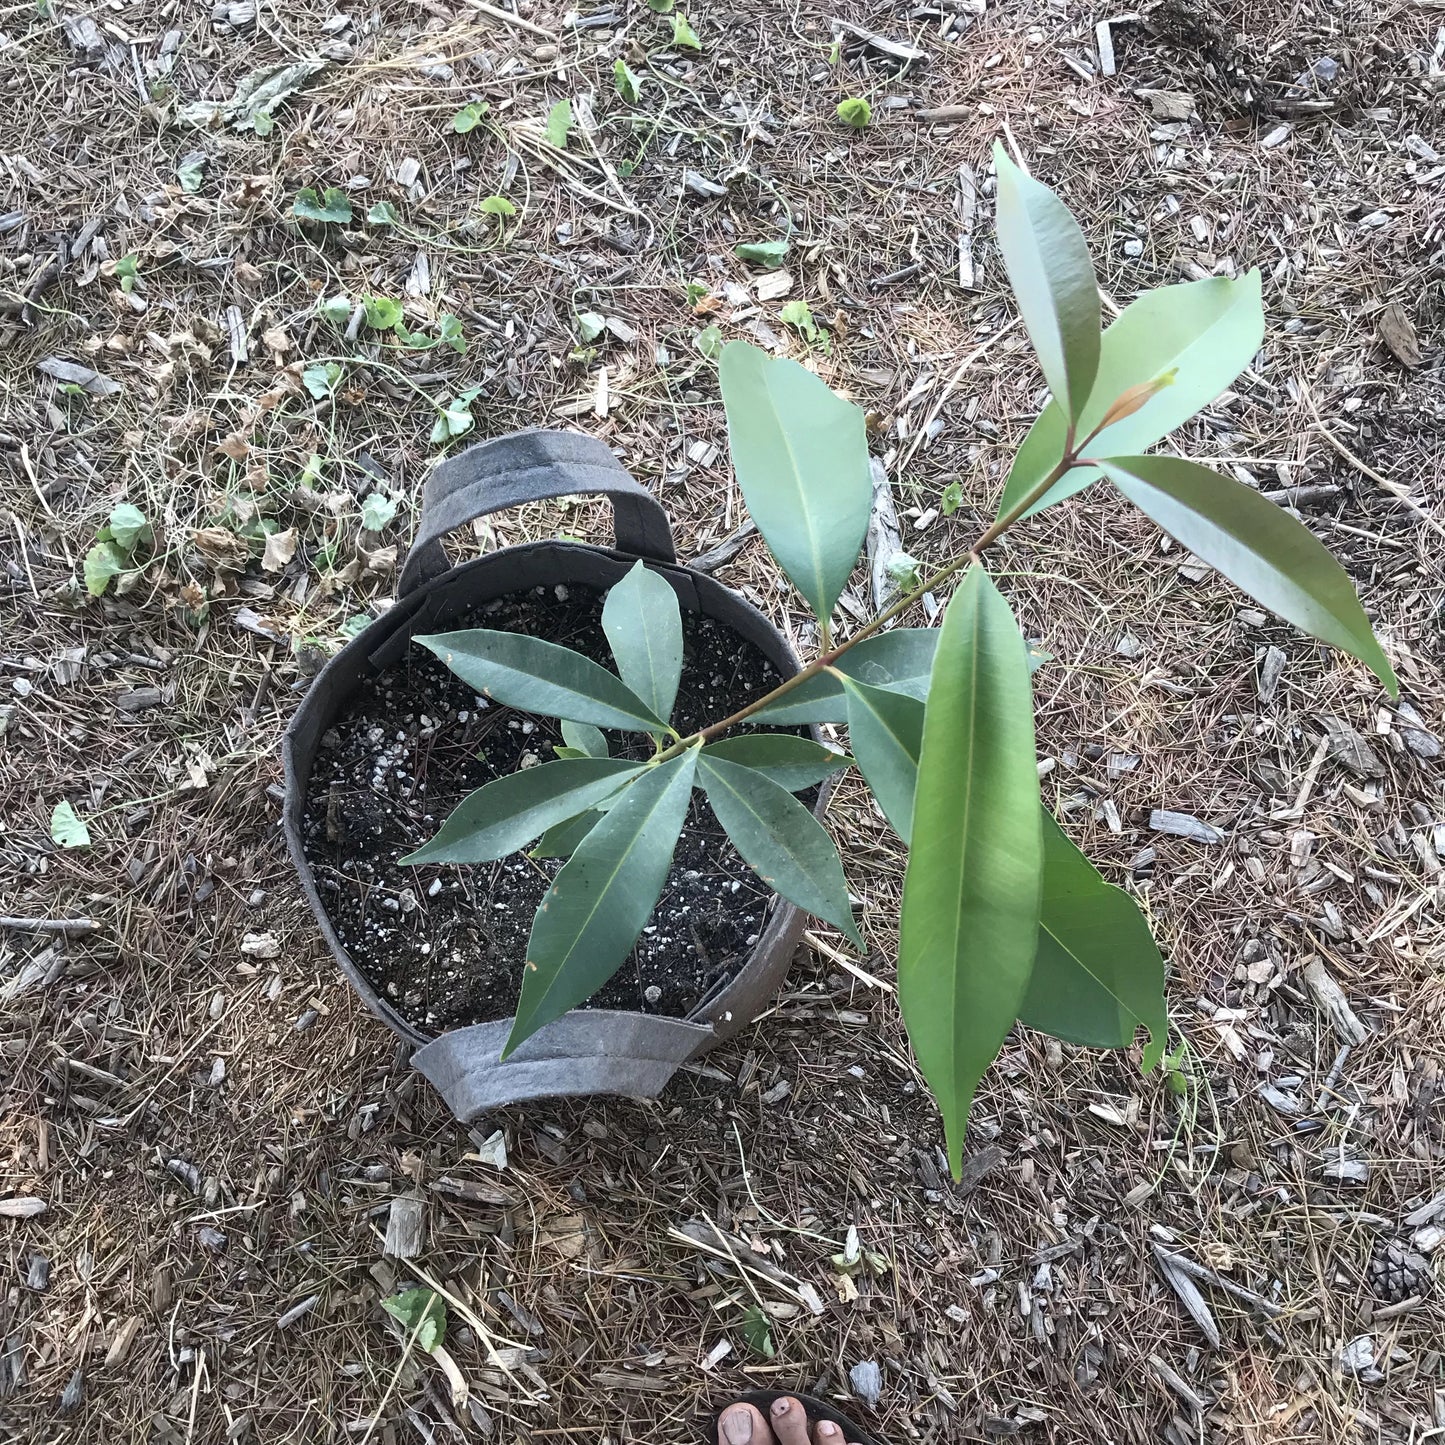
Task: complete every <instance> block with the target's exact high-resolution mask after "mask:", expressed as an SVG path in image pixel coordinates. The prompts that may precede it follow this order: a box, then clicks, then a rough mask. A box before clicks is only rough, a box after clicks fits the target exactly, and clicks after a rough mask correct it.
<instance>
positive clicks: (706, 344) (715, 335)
mask: <svg viewBox="0 0 1445 1445" xmlns="http://www.w3.org/2000/svg"><path fill="white" fill-rule="evenodd" d="M693 340H694V344H695V345H696V346H697V349H698V351H699V352H700V353H701V354H702V355H703V356H705V357H706V358H707V359H708V360H709V361H716V360H717V359H718V357H719V356H721V355H722V349H723V339H722V328H721V327H718V326H704V327H703V329H702V330H701V331H699V332H698V333H697V335H696V336H695V337H694V338H693Z"/></svg>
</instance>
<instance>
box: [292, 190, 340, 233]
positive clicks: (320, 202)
mask: <svg viewBox="0 0 1445 1445" xmlns="http://www.w3.org/2000/svg"><path fill="white" fill-rule="evenodd" d="M291 214H292V215H293V216H295V217H296V219H297V220H299V221H321V222H323V223H332V224H339V223H342V222H346V221H350V220H351V197H350V196H348V195H347V194H346V192H345V191H343V190H342V189H341V188H340V187H339V186H327V188H326V189H325V191H323V192H322V193H321V194H320V195H318V194H317V193H316V188H315V187H314V186H304V187H303V188H302V189H301V190H299V191H297V192H296V198H295V200H293V201H292V202H291Z"/></svg>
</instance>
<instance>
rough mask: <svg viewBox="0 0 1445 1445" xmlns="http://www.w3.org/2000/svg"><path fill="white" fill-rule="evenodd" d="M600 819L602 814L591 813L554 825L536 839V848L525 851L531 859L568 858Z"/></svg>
mask: <svg viewBox="0 0 1445 1445" xmlns="http://www.w3.org/2000/svg"><path fill="white" fill-rule="evenodd" d="M601 819H602V814H601V813H600V812H596V811H593V812H590V813H579V814H578V815H577V816H576V817H575V818H567V819H566V820H564V821H563V822H561V823H555V824H553V826H552V827H550V828H548V829H547V831H546V832H545V833H543V834H542V836H541V837H540V838H538V839H537V842H536V846H535V847H532V848H529V849H528V850H527V851H528V853H529V855H530V856H531V857H533V858H570V857H571V856H572V854H573V853H575V852H576V851H577V845H578V844H579V843H580V842H581V841H582V840H583V839H584V838H585V837H586V836H587V835H588V834H589V833H590V832H591V831H592V830H593V828H595V827H596V826H597V824H598V823H599V822H600V821H601Z"/></svg>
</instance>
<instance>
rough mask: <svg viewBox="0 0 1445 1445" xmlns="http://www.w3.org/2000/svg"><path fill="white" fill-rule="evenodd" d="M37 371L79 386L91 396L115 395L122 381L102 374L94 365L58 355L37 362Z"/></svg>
mask: <svg viewBox="0 0 1445 1445" xmlns="http://www.w3.org/2000/svg"><path fill="white" fill-rule="evenodd" d="M35 369H36V370H37V371H41V372H44V373H45V375H46V376H49V377H53V378H54V379H55V380H56V381H59V382H62V383H67V384H69V385H71V386H78V387H80V388H81V389H82V390H84V391H86V392H89V394H90V395H91V396H115V395H116V393H117V392H119V391H120V389H121V387H120V382H118V381H112V380H111V379H110V377H108V376H102V375H101V374H100V372H98V371H96V370H95V369H94V368H93V367H89V366H82V365H81V364H80V363H79V362H77V361H64V360H62V359H61V358H60V357H58V356H47V357H45V358H44V360H42V361H37V362H36V363H35Z"/></svg>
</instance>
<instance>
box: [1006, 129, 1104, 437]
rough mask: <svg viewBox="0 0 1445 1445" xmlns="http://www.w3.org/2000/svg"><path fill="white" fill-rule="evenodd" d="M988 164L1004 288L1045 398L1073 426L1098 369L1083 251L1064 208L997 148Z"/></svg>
mask: <svg viewBox="0 0 1445 1445" xmlns="http://www.w3.org/2000/svg"><path fill="white" fill-rule="evenodd" d="M993 159H994V169H995V171H996V173H997V176H998V244H999V249H1000V250H1001V251H1002V252H1003V259H1004V266H1005V267H1006V268H1007V270H1008V278H1009V284H1010V285H1011V286H1012V287H1013V293H1014V299H1015V300H1016V301H1017V302H1018V307H1019V311H1020V312H1021V313H1022V315H1023V318H1024V325H1025V326H1026V327H1027V328H1028V333H1029V340H1031V341H1032V342H1033V344H1034V351H1035V352H1036V353H1037V355H1038V358H1039V366H1040V368H1041V369H1042V371H1043V373H1044V379H1045V380H1046V381H1047V382H1048V384H1049V390H1050V391H1051V392H1053V394H1054V397H1055V399H1056V400H1057V401H1058V403H1059V405H1060V406H1061V407H1062V408H1063V410H1064V414H1065V415H1066V416H1068V417H1071V418H1077V417H1078V416H1079V414H1080V413H1081V412H1082V411H1083V409H1084V403H1085V402H1086V401H1087V400H1088V398H1089V392H1090V389H1091V388H1092V387H1093V384H1094V376H1095V373H1096V372H1097V371H1098V369H1099V283H1098V281H1097V280H1095V278H1094V263H1093V261H1092V260H1091V259H1090V257H1089V247H1088V243H1087V242H1086V241H1085V240H1084V233H1083V232H1082V231H1081V230H1080V229H1079V225H1078V222H1077V221H1075V220H1074V218H1073V217H1072V216H1071V215H1070V214H1069V211H1068V208H1067V207H1066V206H1065V205H1064V203H1063V202H1062V201H1061V200H1060V199H1059V198H1058V197H1057V196H1056V195H1055V194H1054V193H1053V192H1052V191H1051V190H1049V188H1048V187H1047V186H1043V185H1040V184H1039V183H1038V182H1037V181H1036V180H1033V179H1032V178H1031V177H1029V176H1027V175H1025V174H1024V173H1023V171H1021V170H1020V169H1019V168H1018V167H1017V166H1016V165H1014V163H1013V162H1012V161H1011V160H1010V159H1009V158H1008V153H1007V152H1006V151H1005V150H1004V148H1003V146H1002V145H1000V144H998V143H995V145H994V148H993Z"/></svg>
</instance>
